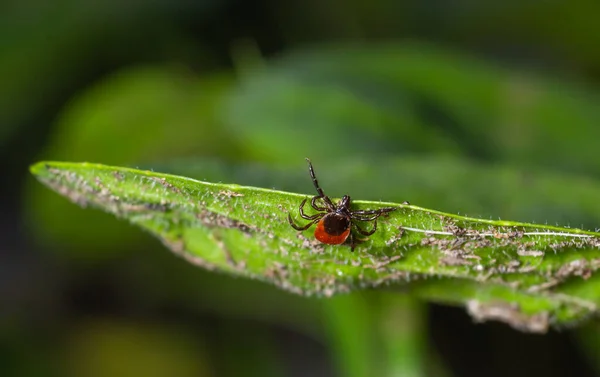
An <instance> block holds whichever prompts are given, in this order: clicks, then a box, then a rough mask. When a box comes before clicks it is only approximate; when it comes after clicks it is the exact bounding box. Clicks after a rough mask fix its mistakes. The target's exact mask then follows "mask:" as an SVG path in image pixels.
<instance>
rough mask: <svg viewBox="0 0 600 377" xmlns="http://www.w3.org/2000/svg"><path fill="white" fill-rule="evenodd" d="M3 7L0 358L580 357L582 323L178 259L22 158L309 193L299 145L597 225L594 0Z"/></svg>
mask: <svg viewBox="0 0 600 377" xmlns="http://www.w3.org/2000/svg"><path fill="white" fill-rule="evenodd" d="M1 9H2V12H0V36H2V38H0V41H1V42H0V82H2V85H1V86H0V146H2V148H1V151H2V152H1V153H2V157H3V158H2V161H5V165H6V167H5V169H4V175H5V178H4V179H3V182H4V184H3V185H2V186H1V189H2V195H1V198H2V199H1V200H2V208H3V210H2V211H1V220H2V221H1V222H0V224H1V225H0V226H1V228H0V232H1V233H0V234H1V235H2V241H3V242H2V249H3V252H2V263H0V279H1V280H0V281H1V285H0V295H2V302H3V310H2V315H1V316H0V347H2V350H3V351H4V352H2V353H1V355H2V356H0V358H1V359H0V368H2V372H3V373H2V375H3V376H4V375H7V376H10V375H15V376H27V375H31V376H37V375H43V376H48V375H56V376H65V375H67V376H68V375H73V376H81V375H91V376H94V375H97V376H105V375H114V374H115V373H116V372H115V371H119V372H120V374H121V375H142V374H144V375H148V376H165V375H173V374H176V375H180V376H186V375H190V376H191V375H195V376H198V375H207V376H208V375H216V376H240V375H261V376H264V375H290V376H295V375H298V376H302V375H308V374H310V375H315V376H331V375H335V376H364V375H372V372H373V371H377V375H399V374H401V375H415V376H418V375H449V376H451V375H460V376H463V375H466V376H468V375H480V374H481V371H483V370H485V371H486V375H491V376H494V375H498V376H500V375H507V374H511V375H515V376H520V375H523V376H525V375H530V374H534V373H535V374H542V373H543V374H544V375H546V376H553V375H556V376H558V375H564V374H567V373H568V374H571V375H578V376H585V375H595V374H600V365H599V364H598V360H600V358H599V357H598V349H600V344H598V339H600V326H599V324H598V322H597V320H592V321H589V322H587V323H585V324H583V325H582V327H579V328H575V329H563V330H562V331H555V332H551V333H550V334H548V335H545V336H543V337H542V336H533V335H524V334H521V333H518V332H516V331H513V330H511V329H510V328H508V327H506V326H503V325H497V324H485V325H475V324H473V323H472V320H471V319H470V317H469V316H468V315H467V314H466V313H465V312H464V310H462V309H451V308H446V307H441V306H426V305H424V304H423V303H422V302H420V301H418V300H415V299H412V298H410V297H409V296H406V295H399V294H396V293H395V292H367V293H359V294H353V295H348V296H343V297H338V298H335V299H332V300H313V299H304V298H299V297H295V296H291V295H288V294H286V293H284V292H281V291H279V290H277V289H275V288H272V287H270V286H266V285H263V284H261V283H257V282H252V281H247V280H241V279H233V278H231V277H228V276H225V275H221V274H214V273H209V272H206V271H203V270H201V269H198V268H194V267H193V266H190V265H188V264H186V263H184V262H183V261H181V260H180V259H178V258H174V257H173V256H172V254H170V253H169V252H167V251H166V250H165V249H164V248H163V247H162V245H160V243H159V242H157V241H156V240H154V239H152V238H150V237H149V236H148V235H146V234H143V233H142V232H140V231H139V230H137V229H135V228H133V227H131V226H129V225H127V224H126V223H124V222H119V221H115V220H114V219H113V218H112V217H111V216H109V215H106V214H103V213H100V212H97V211H89V210H82V209H79V208H77V207H76V206H73V205H72V204H70V203H68V202H67V201H66V200H64V199H63V198H61V197H60V196H58V195H56V194H54V193H52V192H51V191H49V190H47V189H46V188H44V187H43V186H42V185H40V184H39V183H37V182H35V180H34V179H33V178H32V177H30V176H29V174H28V170H27V168H28V165H30V164H31V163H33V162H34V161H37V160H40V159H53V160H68V161H90V162H98V163H104V164H113V165H127V166H132V167H141V168H150V169H154V170H156V171H162V172H170V173H177V174H182V175H187V176H192V177H195V178H199V179H203V180H209V181H215V182H218V181H222V182H226V183H239V184H248V185H255V186H260V187H273V188H277V189H284V190H290V191H296V192H305V193H310V192H311V186H310V182H309V181H308V179H307V176H306V172H305V165H304V160H303V159H304V157H306V156H309V157H311V158H312V159H313V162H315V164H316V165H317V166H318V169H319V171H320V174H321V176H322V177H321V180H322V183H323V186H324V187H325V188H326V190H327V191H329V192H330V193H331V195H332V196H340V195H342V194H344V193H349V194H351V195H352V196H353V197H355V198H360V199H366V200H384V201H397V202H402V201H404V200H409V201H410V202H411V203H413V204H417V205H419V206H422V207H428V208H435V209H439V210H442V211H447V212H452V213H461V214H468V215H471V216H482V217H484V218H490V217H491V218H498V217H499V218H502V219H511V220H520V221H528V222H529V221H532V222H540V223H546V222H547V223H549V224H559V225H572V226H577V227H583V228H585V229H591V230H593V229H595V228H597V227H599V226H600V225H599V224H600V211H598V210H597V209H598V200H597V198H598V192H599V191H598V189H597V187H598V184H599V182H598V180H599V176H600V160H599V159H598V158H597V148H598V140H600V138H599V136H600V135H599V133H600V130H599V129H598V127H597V124H599V123H600V97H599V96H600V94H599V93H600V92H599V90H598V83H599V78H600V76H599V73H600V52H599V51H600V50H598V49H597V48H596V46H598V45H600V40H599V39H600V30H598V28H600V26H598V23H597V20H596V15H597V14H599V13H600V12H599V11H600V5H598V3H597V2H594V1H591V0H587V1H586V0H582V1H578V2H576V3H568V2H559V1H548V2H544V4H543V5H541V4H539V5H538V3H536V2H520V1H516V0H514V1H508V2H502V3H499V2H485V1H484V2H468V1H460V0H459V1H450V2H445V3H441V2H435V1H402V2H397V1H389V0H377V1H371V2H368V3H366V2H362V1H345V2H341V1H336V0H328V1H320V2H317V1H308V2H307V1H302V2H300V1H290V2H287V3H286V2H270V1H255V2H245V1H233V0H201V1H195V2H190V1H183V0H178V1H166V0H156V1H151V2H129V3H122V2H117V1H105V2H93V1H73V0H59V1H55V2H52V4H46V3H44V2H41V1H36V0H34V1H30V2H27V3H23V2H17V1H16V0H9V1H8V2H5V4H3V5H2V6H1ZM99 234H101V236H99ZM515 344H520V345H523V346H524V347H526V349H527V351H528V352H526V353H524V352H522V351H521V350H520V349H519V348H518V347H515V346H514V345H515Z"/></svg>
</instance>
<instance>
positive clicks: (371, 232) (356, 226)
mask: <svg viewBox="0 0 600 377" xmlns="http://www.w3.org/2000/svg"><path fill="white" fill-rule="evenodd" d="M353 225H354V227H355V228H356V230H357V231H358V233H360V234H362V235H363V236H370V235H372V234H373V233H375V231H376V230H377V217H376V218H375V219H373V229H371V230H369V231H366V230H362V229H361V228H360V227H359V226H358V225H356V224H353Z"/></svg>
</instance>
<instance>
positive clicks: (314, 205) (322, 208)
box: [310, 196, 327, 211]
mask: <svg viewBox="0 0 600 377" xmlns="http://www.w3.org/2000/svg"><path fill="white" fill-rule="evenodd" d="M319 198H321V197H320V196H313V198H312V199H311V200H310V205H311V206H312V207H313V208H314V209H316V210H317V211H327V208H325V207H321V206H319V205H318V204H317V199H319ZM321 199H323V198H321ZM323 200H325V199H323Z"/></svg>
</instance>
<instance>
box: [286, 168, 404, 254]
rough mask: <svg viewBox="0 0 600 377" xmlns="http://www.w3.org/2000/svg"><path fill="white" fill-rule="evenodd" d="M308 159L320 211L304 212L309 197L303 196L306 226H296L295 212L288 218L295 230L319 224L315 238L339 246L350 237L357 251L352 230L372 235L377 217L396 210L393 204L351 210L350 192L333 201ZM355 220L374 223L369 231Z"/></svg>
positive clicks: (312, 202)
mask: <svg viewBox="0 0 600 377" xmlns="http://www.w3.org/2000/svg"><path fill="white" fill-rule="evenodd" d="M306 161H307V162H308V171H309V173H310V177H311V179H312V181H313V185H314V186H315V189H316V190H317V195H315V196H313V197H312V199H311V200H310V205H311V207H312V208H314V209H315V210H316V211H317V213H316V214H314V215H307V214H306V213H305V212H304V206H305V205H306V202H307V199H304V200H303V201H302V203H300V206H299V207H298V211H299V212H300V217H302V218H303V219H306V220H310V221H309V222H308V223H307V224H306V225H296V223H295V222H294V220H293V219H292V215H291V214H288V221H289V223H290V225H291V226H292V227H293V228H294V229H296V230H306V229H308V228H310V227H311V226H312V225H314V224H317V226H316V228H315V238H316V239H317V240H319V241H320V242H322V243H324V244H328V245H340V244H343V243H344V242H346V240H347V239H348V238H350V249H351V250H352V251H354V246H355V243H354V236H353V234H352V230H353V229H354V230H356V232H358V233H359V234H362V235H363V236H370V235H372V234H373V233H375V231H376V230H377V218H378V217H379V216H381V215H383V214H386V213H388V212H392V211H394V210H396V208H394V207H386V208H380V209H374V210H366V211H352V209H351V208H350V203H351V200H350V197H349V196H348V195H344V196H343V197H342V199H341V200H340V201H339V202H338V203H336V204H334V203H333V202H332V201H331V199H330V198H329V197H328V196H327V195H325V193H324V192H323V190H322V189H321V187H320V186H319V182H318V181H317V177H316V176H315V171H314V169H313V166H312V164H311V162H310V160H309V159H308V158H307V159H306ZM355 221H364V222H373V228H372V229H371V230H369V231H365V230H363V229H362V228H360V227H359V226H358V225H357V224H356V223H355Z"/></svg>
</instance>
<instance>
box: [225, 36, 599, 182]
mask: <svg viewBox="0 0 600 377" xmlns="http://www.w3.org/2000/svg"><path fill="white" fill-rule="evenodd" d="M599 104H600V95H599V94H598V93H597V92H594V91H591V90H590V89H589V88H587V87H586V86H584V85H577V84H572V83H567V82H561V81H559V80H556V79H555V78H550V77H544V76H542V75H539V74H536V73H532V72H526V71H521V72H517V71H514V70H507V69H503V68H500V67H498V66H495V65H491V64H489V63H486V62H483V61H480V60H476V59H472V58H470V57H467V56H464V55H461V54H459V53H457V52H453V51H450V50H446V49H441V48H436V47H434V46H429V45H425V44H417V43H387V44H380V45H372V44H370V45H369V46H366V45H346V46H340V45H336V46H324V47H321V48H315V49H313V50H310V51H300V52H297V53H294V54H290V55H287V56H285V57H284V58H282V59H280V60H277V61H274V62H273V63H272V64H271V65H270V66H268V68H267V69H265V70H263V71H262V72H261V73H257V74H256V75H255V76H254V77H252V78H248V79H247V80H246V81H245V83H244V84H243V85H242V86H241V87H240V88H239V90H238V91H237V92H235V93H234V94H233V95H232V98H231V100H230V102H229V105H228V106H227V107H226V108H225V115H224V116H225V117H226V119H227V120H228V124H229V125H230V126H231V127H232V128H233V129H234V130H235V132H236V133H240V134H241V135H243V136H244V137H245V138H247V140H250V142H249V143H248V148H251V150H252V151H253V152H254V153H255V155H258V156H261V157H263V158H265V159H271V160H273V159H277V158H280V159H284V160H287V159H288V158H298V154H301V153H309V154H310V155H311V156H315V157H323V158H325V157H326V158H328V159H335V158H339V159H345V158H347V157H348V156H349V155H352V154H357V155H360V156H372V155H381V154H391V153H394V154H398V153H409V152H410V153H420V152H423V153H425V152H426V153H428V154H437V155H439V154H453V155H468V156H473V157H477V158H479V159H485V160H494V161H503V162H510V163H515V164H519V165H521V166H524V165H525V166H531V165H540V166H545V167H546V168H559V169H563V170H566V171H579V172H588V173H589V172H591V173H596V174H597V173H599V172H600V159H598V158H597V156H596V147H597V140H600V128H598V127H597V125H598V124H600V105H599ZM282 140H293V141H294V142H293V143H288V142H282Z"/></svg>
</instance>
